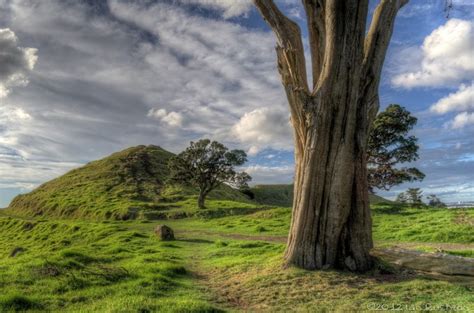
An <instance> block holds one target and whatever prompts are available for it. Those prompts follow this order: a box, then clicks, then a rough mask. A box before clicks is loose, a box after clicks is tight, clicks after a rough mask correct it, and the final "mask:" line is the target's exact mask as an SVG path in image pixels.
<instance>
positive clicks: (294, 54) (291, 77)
mask: <svg viewBox="0 0 474 313" xmlns="http://www.w3.org/2000/svg"><path fill="white" fill-rule="evenodd" d="M253 2H254V4H255V6H256V7H257V9H258V10H259V11H260V14H261V15H262V17H263V18H264V19H265V21H266V22H267V23H268V25H269V26H270V27H271V28H272V30H273V32H274V33H275V35H276V37H277V42H278V46H277V55H278V65H279V70H280V74H281V76H282V81H283V84H284V85H285V88H291V89H293V90H303V91H305V92H308V81H307V74H306V64H305V57H304V48H303V42H302V39H301V31H300V28H299V26H298V25H297V24H296V23H295V22H293V21H292V20H290V19H289V18H288V17H286V16H285V15H284V14H283V13H282V12H281V11H280V10H279V9H278V7H277V6H276V5H275V3H274V2H273V0H253Z"/></svg>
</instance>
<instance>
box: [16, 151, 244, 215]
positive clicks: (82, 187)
mask: <svg viewBox="0 0 474 313" xmlns="http://www.w3.org/2000/svg"><path fill="white" fill-rule="evenodd" d="M172 156H173V153H171V152H169V151H166V150H164V149H162V148H160V147H158V146H153V145H150V146H137V147H132V148H128V149H126V150H123V151H120V152H117V153H114V154H112V155H110V156H108V157H106V158H104V159H101V160H98V161H94V162H90V163H88V164H87V165H85V166H83V167H80V168H77V169H74V170H72V171H70V172H68V173H66V174H65V175H63V176H61V177H58V178H56V179H53V180H51V181H49V182H47V183H45V184H43V185H41V186H39V187H38V188H37V189H35V190H33V191H32V192H30V193H28V194H24V195H19V196H17V197H16V198H15V199H13V201H12V202H11V204H10V206H9V208H8V209H7V210H8V211H10V212H11V213H14V214H16V215H22V216H41V215H44V216H54V217H68V218H83V217H88V218H98V219H103V218H106V219H109V218H111V219H121V220H127V219H135V218H139V217H143V216H144V215H145V213H147V214H149V215H150V216H152V215H153V214H154V216H155V217H156V216H160V214H157V213H159V211H163V210H166V209H169V208H180V207H181V206H183V203H179V204H176V202H179V201H181V202H182V201H183V200H186V199H187V198H190V199H188V200H189V201H188V202H187V203H185V204H187V205H188V206H191V205H193V204H194V202H195V200H194V199H192V198H193V197H194V196H195V194H196V190H193V189H191V188H179V187H174V186H167V185H166V178H167V177H168V175H169V170H168V167H167V164H168V161H169V159H170V158H171V157H172ZM210 197H211V198H212V197H214V198H218V199H219V198H220V199H230V200H236V201H244V202H245V201H248V199H247V198H246V197H245V196H244V195H243V194H241V193H240V192H239V191H237V190H233V189H232V188H230V187H227V186H225V187H221V188H220V189H219V190H216V191H215V192H214V193H212V194H211V195H210Z"/></svg>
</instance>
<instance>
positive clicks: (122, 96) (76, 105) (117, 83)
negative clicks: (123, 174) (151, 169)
mask: <svg viewBox="0 0 474 313" xmlns="http://www.w3.org/2000/svg"><path fill="white" fill-rule="evenodd" d="M377 2H378V1H371V2H370V11H371V12H373V9H374V7H375V5H376V4H377ZM276 3H277V4H278V6H279V7H280V8H281V9H282V10H283V12H285V13H286V14H287V15H288V16H289V17H290V18H291V19H293V20H294V21H295V22H297V23H299V24H300V26H301V27H302V29H303V37H304V40H305V44H306V45H307V40H306V39H307V38H306V36H307V31H306V29H305V23H306V22H305V19H304V11H303V9H302V6H301V4H300V1H297V0H276ZM453 3H454V7H453V9H452V10H451V11H450V13H449V16H447V14H446V12H444V10H443V9H444V0H433V1H429V0H423V1H422V0H411V1H410V3H409V4H408V5H406V6H405V7H404V8H402V9H401V11H400V12H399V16H398V18H397V21H396V24H395V30H394V34H393V37H392V41H391V44H390V47H389V51H388V54H387V58H386V61H385V65H384V70H383V74H382V81H381V85H380V99H381V106H382V109H383V108H385V107H386V106H388V105H389V104H391V103H397V104H400V105H402V106H404V107H406V108H407V109H408V110H409V111H410V112H412V114H413V115H415V116H416V117H417V118H418V124H417V125H416V127H415V129H414V130H413V134H414V135H415V136H417V137H418V138H419V144H420V151H419V154H420V159H419V160H418V161H416V162H415V163H414V164H412V165H413V166H416V167H418V168H419V169H420V170H422V171H423V172H424V173H425V174H426V178H425V179H424V181H423V182H420V183H410V184H403V185H400V186H397V187H394V188H393V189H392V190H390V191H389V192H383V191H379V192H378V194H380V195H382V196H385V197H388V198H393V197H394V196H395V195H396V194H398V193H399V192H401V191H403V190H405V189H406V188H408V187H420V188H422V189H423V190H424V193H425V194H430V193H435V194H437V195H438V196H440V198H441V199H442V200H444V201H447V202H452V201H467V200H474V139H473V138H474V82H473V78H474V50H473V42H474V23H473V17H474V16H473V15H474V4H473V2H471V1H470V0H453ZM369 18H370V17H369ZM369 22H370V21H369ZM274 47H275V37H274V35H273V33H272V32H271V31H270V29H269V28H268V27H267V26H266V25H265V23H264V22H263V20H262V19H261V17H260V16H259V15H258V13H257V12H256V10H255V8H254V7H253V6H252V4H251V2H250V1H247V0H232V1H231V0H158V1H157V0H155V1H153V0H136V1H126V0H109V1H106V0H103V1H100V0H97V1H94V0H44V1H34V0H0V207H2V206H3V207H4V206H7V205H8V203H9V202H10V200H11V199H12V198H13V197H14V196H15V195H17V194H19V193H25V192H28V191H30V190H32V189H33V188H35V187H36V186H38V185H39V184H41V183H43V182H46V181H48V180H50V179H52V178H54V177H57V176H59V175H61V174H63V173H65V172H67V171H68V170H70V169H72V168H75V167H78V166H81V165H83V164H85V163H87V162H89V161H92V160H95V159H98V158H102V157H104V156H107V155H109V154H110V153H112V152H115V151H119V150H122V149H124V148H126V147H130V146H136V145H139V144H155V145H159V146H161V147H163V148H165V149H167V150H170V151H172V152H179V151H181V150H182V149H183V148H185V147H186V146H187V145H188V143H189V141H191V140H198V139H200V138H211V139H214V140H218V141H221V142H223V143H224V144H226V145H227V146H228V147H230V148H242V149H245V150H246V151H247V153H248V154H249V162H248V163H247V165H245V170H246V171H247V172H248V173H249V174H250V175H251V176H252V177H253V183H254V184H259V183H290V182H291V181H292V178H293V166H294V161H293V142H292V140H293V139H292V132H291V128H290V124H289V111H288V107H287V102H286V98H285V95H284V92H283V88H282V86H281V83H280V79H279V76H278V72H277V69H276V56H275V50H274ZM307 63H309V62H307Z"/></svg>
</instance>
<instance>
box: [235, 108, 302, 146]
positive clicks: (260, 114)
mask: <svg viewBox="0 0 474 313" xmlns="http://www.w3.org/2000/svg"><path fill="white" fill-rule="evenodd" d="M232 133H233V135H234V136H235V137H236V138H237V139H238V140H240V142H242V143H243V144H245V145H247V146H248V147H249V149H248V152H249V154H256V153H258V152H260V151H261V150H262V149H264V148H267V147H270V148H274V149H291V148H292V145H293V142H292V137H291V129H290V123H289V114H288V113H287V112H285V111H283V110H276V109H272V108H261V109H256V110H253V111H251V112H249V113H245V114H244V115H243V116H242V117H241V118H240V120H239V121H238V122H237V123H236V124H235V125H234V126H233V127H232Z"/></svg>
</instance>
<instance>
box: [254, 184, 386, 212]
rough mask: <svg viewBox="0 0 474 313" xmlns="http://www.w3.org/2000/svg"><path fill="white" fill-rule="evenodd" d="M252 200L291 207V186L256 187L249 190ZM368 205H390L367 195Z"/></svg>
mask: <svg viewBox="0 0 474 313" xmlns="http://www.w3.org/2000/svg"><path fill="white" fill-rule="evenodd" d="M251 191H252V193H253V195H254V200H255V201H257V202H258V203H261V204H266V205H276V206H284V207H291V204H292V203H293V185H288V184H287V185H285V184H281V185H256V186H254V187H252V188H251ZM369 200H370V204H380V203H391V201H390V200H387V199H385V198H382V197H380V196H377V195H373V194H371V195H369Z"/></svg>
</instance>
